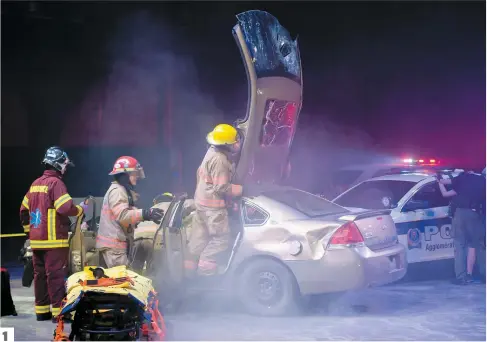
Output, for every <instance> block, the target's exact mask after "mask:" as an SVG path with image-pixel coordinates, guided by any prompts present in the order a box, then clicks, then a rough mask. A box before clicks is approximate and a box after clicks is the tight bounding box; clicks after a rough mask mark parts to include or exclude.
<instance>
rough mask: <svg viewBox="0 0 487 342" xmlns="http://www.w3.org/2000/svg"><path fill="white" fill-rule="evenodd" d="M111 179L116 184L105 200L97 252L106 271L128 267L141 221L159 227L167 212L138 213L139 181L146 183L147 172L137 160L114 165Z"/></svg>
mask: <svg viewBox="0 0 487 342" xmlns="http://www.w3.org/2000/svg"><path fill="white" fill-rule="evenodd" d="M109 175H111V176H113V177H114V181H113V182H112V184H111V185H110V188H108V191H107V193H106V194H105V197H104V199H103V206H102V211H101V215H100V228H99V230H98V234H97V237H96V248H97V249H98V251H99V252H100V257H102V258H103V261H104V262H105V265H106V267H108V268H110V267H115V266H120V265H129V261H131V260H129V255H130V254H129V253H130V248H131V246H130V242H131V241H133V236H134V229H135V228H136V227H137V224H138V223H139V222H141V221H154V222H156V223H160V222H161V219H162V217H163V215H164V211H163V210H161V209H158V208H150V209H138V208H136V207H135V203H134V194H135V193H134V189H135V186H136V185H137V180H139V179H144V178H145V174H144V169H143V168H142V166H141V165H140V164H139V162H138V161H137V159H135V158H133V157H129V156H122V157H120V158H118V159H117V160H116V161H115V164H114V165H113V170H112V172H110V173H109Z"/></svg>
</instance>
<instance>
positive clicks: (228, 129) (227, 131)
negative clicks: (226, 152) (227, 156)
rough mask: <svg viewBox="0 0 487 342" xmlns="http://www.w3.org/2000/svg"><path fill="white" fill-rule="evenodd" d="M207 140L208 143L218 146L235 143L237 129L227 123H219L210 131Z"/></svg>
mask: <svg viewBox="0 0 487 342" xmlns="http://www.w3.org/2000/svg"><path fill="white" fill-rule="evenodd" d="M206 141H207V142H208V144H210V145H216V146H221V145H233V144H235V143H236V142H237V130H236V129H235V127H233V126H230V125H227V124H220V125H217V126H216V127H215V128H214V129H213V131H211V132H210V133H208V135H207V136H206Z"/></svg>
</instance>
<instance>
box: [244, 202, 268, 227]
mask: <svg viewBox="0 0 487 342" xmlns="http://www.w3.org/2000/svg"><path fill="white" fill-rule="evenodd" d="M267 217H268V215H267V213H266V212H264V211H263V210H261V209H259V208H258V207H256V206H254V205H251V204H249V203H247V202H245V203H244V205H243V220H244V224H246V225H261V224H264V223H265V221H267Z"/></svg>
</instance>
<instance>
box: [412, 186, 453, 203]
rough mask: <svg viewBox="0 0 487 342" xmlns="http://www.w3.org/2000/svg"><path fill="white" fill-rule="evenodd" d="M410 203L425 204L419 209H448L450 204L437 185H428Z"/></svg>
mask: <svg viewBox="0 0 487 342" xmlns="http://www.w3.org/2000/svg"><path fill="white" fill-rule="evenodd" d="M410 201H418V202H419V201H421V202H424V206H423V207H421V208H418V209H428V208H437V207H446V206H448V204H449V202H450V201H449V199H448V198H445V197H443V195H442V194H441V192H440V188H439V187H438V184H437V183H430V184H426V185H425V186H423V187H422V188H421V189H419V190H418V192H416V193H415V194H414V196H413V197H412V198H411V199H410V200H409V201H408V202H410ZM406 205H407V204H406Z"/></svg>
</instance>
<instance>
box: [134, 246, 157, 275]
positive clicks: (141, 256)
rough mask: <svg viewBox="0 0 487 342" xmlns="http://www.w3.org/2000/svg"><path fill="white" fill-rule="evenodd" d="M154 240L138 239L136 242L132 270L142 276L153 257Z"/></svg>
mask: <svg viewBox="0 0 487 342" xmlns="http://www.w3.org/2000/svg"><path fill="white" fill-rule="evenodd" d="M152 245H153V240H152V239H138V240H135V242H134V253H133V255H134V260H133V261H132V269H133V270H134V271H135V272H137V273H140V274H142V273H143V270H144V265H145V262H146V261H149V260H150V259H151V257H152Z"/></svg>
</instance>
